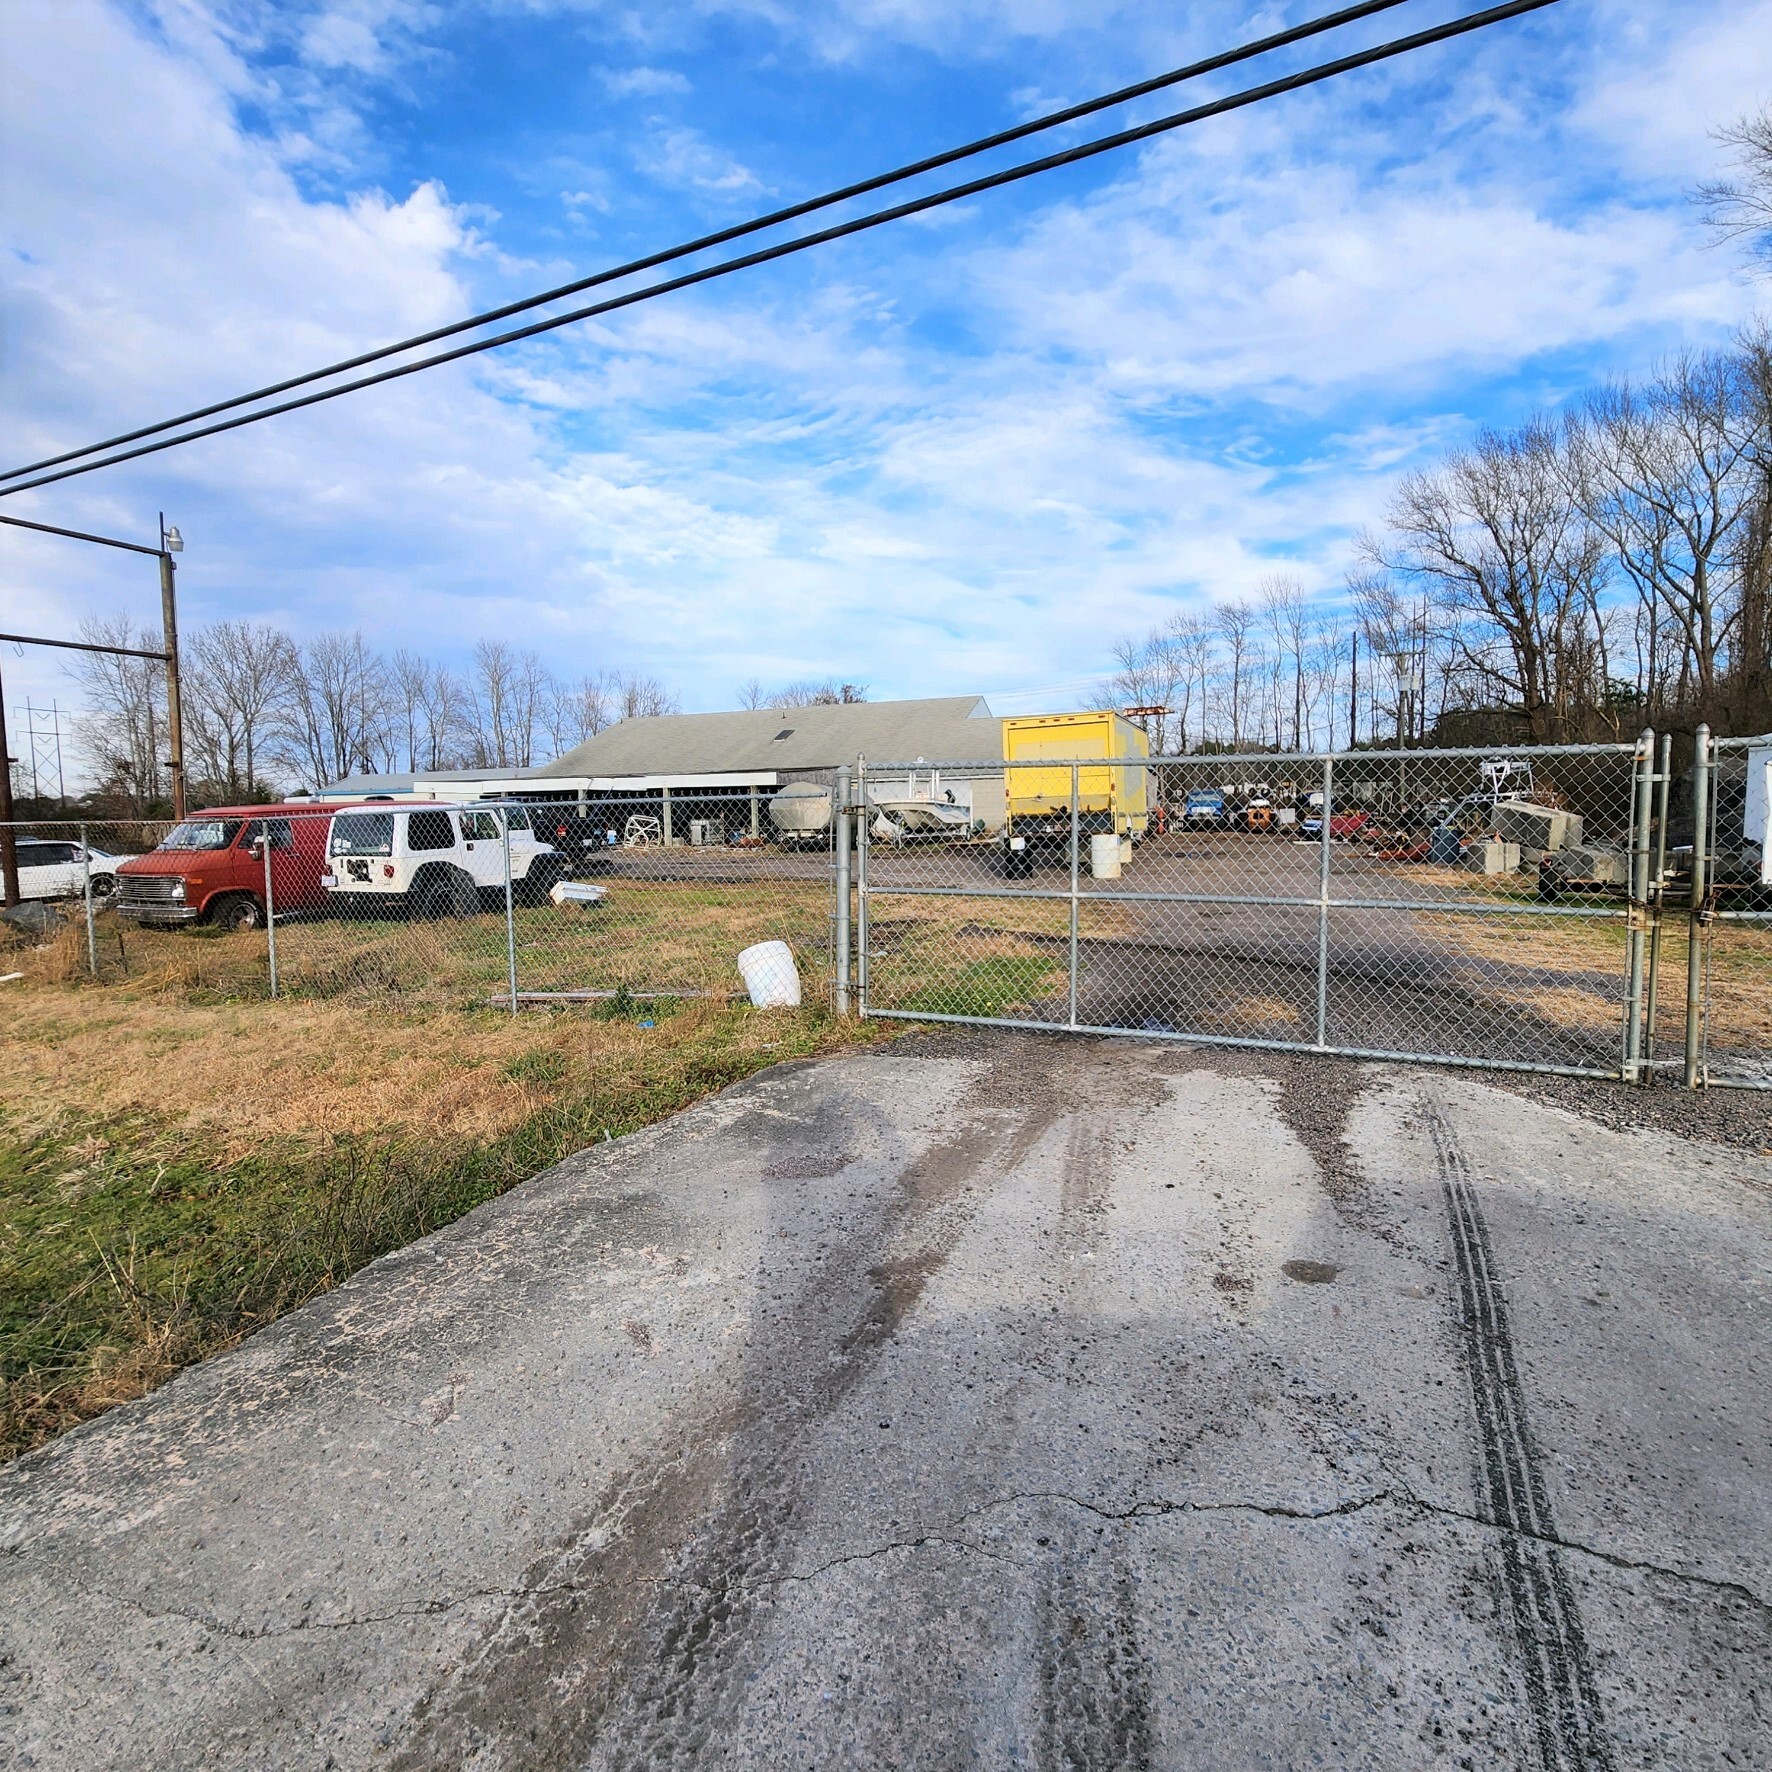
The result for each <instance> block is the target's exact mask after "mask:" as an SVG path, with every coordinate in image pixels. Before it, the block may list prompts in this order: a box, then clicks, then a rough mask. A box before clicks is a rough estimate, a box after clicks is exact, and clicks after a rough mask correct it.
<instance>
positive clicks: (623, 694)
mask: <svg viewBox="0 0 1772 1772" xmlns="http://www.w3.org/2000/svg"><path fill="white" fill-rule="evenodd" d="M608 687H609V698H610V706H611V709H612V711H613V713H614V715H615V718H616V719H617V720H647V719H652V718H654V717H655V716H657V715H659V714H679V713H681V712H682V711H683V704H682V703H681V702H680V701H678V699H677V698H676V696H674V695H673V694H672V693H671V692H670V691H669V690H668V689H666V688H665V686H664V685H663V684H662V683H661V682H659V680H658V679H657V678H656V677H649V676H647V675H645V674H644V673H643V672H640V671H615V672H613V673H612V674H611V675H610V677H609V678H608Z"/></svg>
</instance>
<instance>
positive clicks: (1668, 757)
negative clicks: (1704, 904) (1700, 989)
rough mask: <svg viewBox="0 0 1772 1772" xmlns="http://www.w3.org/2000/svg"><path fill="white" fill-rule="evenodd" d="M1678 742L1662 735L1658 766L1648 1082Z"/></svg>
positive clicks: (1646, 1001)
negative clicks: (1670, 796) (1670, 800)
mask: <svg viewBox="0 0 1772 1772" xmlns="http://www.w3.org/2000/svg"><path fill="white" fill-rule="evenodd" d="M1673 767H1674V740H1673V734H1672V733H1671V732H1664V733H1662V735H1661V750H1660V754H1659V756H1658V757H1657V759H1656V764H1655V860H1654V861H1653V862H1652V863H1651V864H1650V875H1649V906H1650V909H1649V978H1648V981H1647V983H1646V985H1645V986H1644V992H1643V1043H1642V1046H1641V1048H1640V1052H1641V1056H1642V1060H1643V1064H1644V1068H1645V1081H1648V1080H1650V1079H1652V1078H1653V1077H1654V1075H1655V1015H1656V1004H1657V999H1658V998H1659V996H1660V993H1661V922H1662V910H1663V908H1664V904H1665V900H1666V896H1667V803H1668V793H1669V788H1670V785H1671V783H1672V780H1673Z"/></svg>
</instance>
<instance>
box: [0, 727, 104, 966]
mask: <svg viewBox="0 0 1772 1772" xmlns="http://www.w3.org/2000/svg"><path fill="white" fill-rule="evenodd" d="M0 748H4V747H3V746H0ZM4 767H5V765H4V764H3V763H0V768H4ZM113 878H115V876H113ZM80 891H81V896H82V897H83V898H84V899H85V900H86V970H87V971H88V972H90V973H91V974H92V976H93V977H94V978H97V977H98V930H97V929H96V928H95V927H94V925H93V921H92V850H91V848H90V846H89V845H88V844H87V841H86V826H85V825H82V826H81V827H80Z"/></svg>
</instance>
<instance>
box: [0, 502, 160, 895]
mask: <svg viewBox="0 0 1772 1772" xmlns="http://www.w3.org/2000/svg"><path fill="white" fill-rule="evenodd" d="M0 523H6V524H9V525H11V527H12V528H14V529H35V530H36V531H37V532H38V533H39V534H41V535H63V536H66V537H67V538H68V539H69V540H70V541H89V542H93V543H95V544H96V545H97V546H99V547H101V548H121V549H122V550H123V551H124V552H125V553H128V554H152V555H153V556H154V557H155V559H157V560H158V561H159V562H160V620H161V623H162V626H163V628H164V631H165V636H166V641H165V646H166V649H165V651H163V652H147V651H143V650H142V649H141V648H139V647H135V646H88V645H83V644H76V643H75V642H74V641H72V640H43V639H38V638H36V637H35V636H34V635H30V634H7V635H4V636H0V638H5V639H8V640H12V641H15V642H16V643H18V644H19V645H23V646H60V647H64V648H66V649H67V650H69V651H71V652H109V653H116V654H118V655H120V656H123V657H127V658H155V659H159V660H160V662H161V663H162V664H164V665H165V666H166V716H167V724H168V726H170V728H171V732H170V734H169V736H168V745H169V748H170V750H171V752H172V754H171V756H170V757H168V758H167V762H166V767H167V773H168V774H169V775H170V776H171V778H172V810H173V815H174V816H175V817H177V818H183V817H184V815H185V746H184V732H185V723H184V710H183V708H182V707H181V706H180V703H179V693H178V604H177V597H176V594H175V591H174V587H173V564H172V556H173V555H174V554H178V553H182V552H183V551H184V545H185V542H184V537H183V536H182V535H180V534H179V532H178V530H177V528H176V527H174V528H172V529H168V528H167V527H166V514H165V512H161V514H160V545H159V547H157V548H150V547H144V546H143V545H142V544H141V543H140V542H138V541H118V540H117V539H116V538H115V537H113V536H109V535H88V534H87V533H86V532H85V531H84V530H82V529H60V528H57V527H56V525H55V524H53V523H32V522H30V521H28V520H27V519H26V518H24V517H0ZM3 749H5V746H4V744H0V750H3ZM8 768H10V765H8ZM6 780H7V786H6V794H5V797H4V800H3V801H0V807H3V808H4V810H3V811H0V820H3V819H10V818H11V816H12V777H11V775H10V774H8V775H7V778H6ZM149 785H150V787H151V785H152V784H151V783H150V784H149ZM0 841H3V842H4V843H5V845H6V846H7V847H6V849H5V854H7V855H11V854H12V853H13V851H12V848H11V846H10V845H11V842H12V839H11V837H10V835H8V836H6V837H5V838H4V839H0ZM13 871H14V872H15V873H16V871H17V870H16V868H15V869H14V870H13ZM9 877H10V876H9ZM6 902H7V903H8V904H12V903H14V902H16V901H15V900H14V899H12V898H9V899H7V901H6Z"/></svg>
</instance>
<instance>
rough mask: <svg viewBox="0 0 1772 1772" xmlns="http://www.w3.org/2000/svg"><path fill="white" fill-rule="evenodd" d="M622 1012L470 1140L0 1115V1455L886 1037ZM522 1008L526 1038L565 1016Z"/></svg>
mask: <svg viewBox="0 0 1772 1772" xmlns="http://www.w3.org/2000/svg"><path fill="white" fill-rule="evenodd" d="M635 1008H639V1009H640V1010H641V1011H642V1013H643V1014H644V1015H645V1016H646V1017H647V1018H648V1019H656V1021H657V1027H656V1030H653V1029H647V1030H645V1031H644V1033H643V1035H642V1037H641V1040H640V1042H639V1045H638V1049H637V1051H635V1052H634V1053H633V1054H632V1055H631V1056H628V1057H625V1058H624V1060H623V1062H622V1063H620V1064H619V1065H607V1066H605V1067H604V1068H603V1069H602V1070H601V1071H598V1072H597V1073H595V1074H594V1075H591V1076H587V1075H586V1074H585V1073H584V1072H583V1071H578V1072H572V1071H571V1070H570V1069H569V1066H568V1064H567V1062H566V1060H565V1059H564V1058H563V1057H562V1056H561V1054H560V1053H559V1052H558V1051H557V1050H552V1049H547V1048H545V1047H538V1048H537V1049H536V1050H534V1051H531V1052H526V1053H523V1054H520V1055H518V1056H517V1057H515V1058H512V1059H509V1060H507V1061H506V1062H505V1063H504V1065H503V1067H502V1068H503V1071H504V1073H505V1075H506V1076H507V1077H509V1078H510V1079H512V1080H514V1081H519V1082H522V1083H523V1084H525V1085H527V1086H532V1087H534V1088H535V1090H536V1091H537V1093H538V1094H539V1095H540V1096H542V1097H543V1099H542V1100H541V1101H540V1102H538V1104H537V1106H536V1107H535V1109H534V1111H533V1112H530V1113H528V1114H527V1115H526V1117H524V1118H523V1119H522V1120H521V1121H520V1123H518V1124H516V1125H515V1126H512V1127H511V1128H509V1129H508V1130H506V1131H503V1132H501V1133H499V1134H498V1135H497V1136H492V1137H487V1138H481V1139H478V1140H476V1139H470V1138H466V1137H460V1136H457V1137H448V1138H444V1137H435V1136H432V1137H427V1136H425V1135H424V1134H423V1132H422V1130H416V1129H413V1128H411V1127H407V1128H401V1129H399V1130H397V1131H395V1132H392V1133H389V1134H387V1135H384V1136H362V1135H358V1136H349V1137H330V1138H323V1139H319V1140H313V1141H307V1142H303V1141H300V1140H296V1139H293V1138H284V1139H280V1140H274V1141H267V1142H266V1143H264V1144H262V1145H260V1146H258V1147H256V1148H254V1149H252V1150H251V1151H250V1152H249V1154H247V1155H244V1156H235V1157H233V1158H232V1159H227V1158H219V1157H218V1156H217V1154H216V1142H217V1141H216V1139H215V1138H214V1136H213V1135H212V1134H210V1133H207V1132H206V1131H205V1130H204V1129H203V1128H202V1127H201V1126H195V1125H192V1124H190V1123H182V1122H179V1121H176V1120H174V1119H172V1118H170V1117H157V1116H155V1115H150V1114H145V1113H128V1114H111V1115H100V1114H94V1113H82V1112H79V1111H77V1110H72V1109H70V1110H69V1111H66V1112H62V1113H59V1114H56V1115H55V1116H54V1117H53V1120H52V1122H51V1123H50V1124H48V1125H47V1126H45V1125H43V1124H41V1123H39V1124H37V1125H35V1126H33V1125H31V1124H29V1123H26V1122H25V1121H23V1120H22V1119H20V1118H19V1117H17V1116H16V1115H11V1116H9V1115H6V1114H4V1113H0V1457H5V1456H12V1455H15V1454H17V1453H18V1452H21V1451H24V1450H26V1449H27V1448H29V1447H31V1446H34V1445H37V1444H39V1443H41V1442H42V1441H44V1440H46V1439H48V1438H50V1437H51V1436H52V1435H54V1434H55V1433H58V1432H60V1431H62V1430H63V1429H65V1428H66V1427H68V1426H71V1425H72V1424H73V1423H75V1422H77V1421H80V1420H82V1419H85V1418H86V1417H89V1416H92V1415H95V1414H97V1413H99V1412H101V1411H102V1410H104V1409H105V1408H108V1407H110V1406H111V1405H113V1404H115V1403H118V1402H122V1401H125V1400H128V1399H129V1398H132V1397H135V1396H139V1395H141V1394H143V1393H144V1392H145V1391H148V1390H151V1389H152V1388H154V1386H155V1385H157V1384H159V1383H162V1382H164V1380H165V1379H167V1378H168V1377H170V1376H172V1375H173V1374H174V1373H175V1372H176V1371H178V1370H179V1368H180V1367H182V1366H184V1365H187V1364H189V1363H190V1362H191V1361H193V1360H197V1359H201V1358H203V1357H205V1356H206V1355H208V1354H211V1353H214V1352H216V1351H218V1350H220V1349H222V1348H225V1347H228V1346H230V1345H232V1344H233V1343H235V1342H237V1341H239V1340H240V1339H241V1338H242V1337H244V1336H246V1335H248V1334H250V1333H251V1332H252V1331H253V1330H255V1329H257V1328H259V1327H261V1326H262V1325H263V1324H265V1323H267V1322H270V1321H272V1320H273V1319H274V1318H276V1317H277V1316H279V1315H281V1314H282V1313H284V1312H285V1311H288V1310H290V1309H292V1308H293V1307H295V1306H297V1305H299V1304H301V1303H302V1302H304V1301H305V1300H307V1299H310V1298H312V1297H315V1296H316V1295H317V1294H319V1293H322V1292H324V1291H326V1290H328V1289H329V1288H330V1287H333V1286H336V1285H338V1284H339V1283H340V1282H342V1281H343V1280H345V1279H347V1278H348V1277H349V1276H350V1275H351V1274H353V1273H355V1272H356V1271H357V1270H358V1269H359V1268H361V1267H363V1266H364V1265H365V1264H366V1263H368V1262H370V1261H373V1260H374V1259H375V1258H376V1257H378V1256H380V1255H384V1254H387V1253H388V1252H389V1251H391V1250H394V1249H398V1248H400V1247H401V1246H403V1245H404V1244H407V1243H409V1242H411V1241H412V1240H413V1239H414V1238H416V1237H421V1236H423V1235H425V1234H426V1233H427V1232H429V1231H432V1230H435V1229H436V1228H438V1227H439V1226H441V1225H445V1224H448V1223H450V1222H451V1221H452V1220H454V1219H457V1218H459V1217H461V1216H462V1215H463V1214H464V1213H466V1212H469V1211H472V1210H473V1208H474V1207H476V1206H478V1205H480V1204H482V1203H483V1202H485V1201H487V1200H490V1199H492V1198H494V1197H495V1196H497V1195H498V1194H501V1193H503V1192H505V1191H506V1190H507V1189H508V1188H510V1187H512V1186H514V1185H515V1184H516V1183H518V1182H520V1181H523V1180H525V1179H527V1178H528V1177H530V1176H532V1175H534V1174H536V1173H537V1172H538V1171H539V1170H542V1169H545V1168H547V1167H548V1166H549V1165H551V1164H553V1163H556V1162H558V1161H559V1160H560V1159H561V1158H563V1157H565V1156H567V1155H569V1154H570V1153H572V1152H574V1151H577V1150H582V1149H584V1148H585V1147H587V1146H589V1145H594V1144H599V1143H601V1142H603V1141H604V1140H606V1139H608V1138H620V1137H621V1136H623V1135H624V1134H626V1133H629V1132H633V1131H635V1130H637V1129H639V1128H640V1127H643V1126H647V1125H650V1124H653V1123H654V1122H656V1121H658V1120H660V1119H662V1118H664V1117H666V1116H667V1115H669V1114H672V1113H675V1112H677V1111H678V1110H679V1109H681V1108H684V1107H686V1106H688V1105H689V1104H690V1103H692V1102H694V1101H695V1100H697V1099H698V1098H700V1097H702V1096H704V1095H706V1094H708V1093H709V1092H710V1091H712V1090H716V1089H720V1088H723V1087H724V1086H726V1085H727V1084H729V1083H733V1082H736V1081H738V1080H739V1079H741V1078H743V1077H746V1076H748V1075H750V1074H752V1073H753V1072H755V1071H758V1070H760V1069H762V1068H764V1067H765V1066H767V1065H770V1064H773V1063H776V1062H777V1061H779V1060H781V1059H784V1058H793V1057H800V1056H807V1055H810V1054H812V1053H815V1052H818V1051H823V1050H829V1049H831V1048H832V1047H834V1046H840V1045H843V1044H845V1043H850V1042H854V1041H861V1040H871V1039H878V1038H881V1037H885V1035H886V1034H887V1033H888V1031H889V1030H886V1029H883V1028H881V1027H879V1026H878V1025H874V1026H871V1027H857V1026H855V1025H854V1024H848V1025H841V1024H837V1023H835V1022H833V1021H831V1020H830V1018H829V1017H828V1016H827V1015H825V1014H824V1013H823V1012H822V1011H820V1010H816V1009H807V1010H804V1011H800V1012H797V1013H789V1012H779V1013H773V1014H770V1015H768V1016H766V1017H765V1016H762V1015H760V1014H759V1013H758V1012H757V1011H754V1010H750V1009H748V1008H746V1007H742V1006H737V1005H734V1006H731V1007H727V1006H724V1005H722V1006H717V1007H716V1006H711V1005H710V1006H698V1007H696V1008H694V1009H683V1010H680V1011H677V1012H675V1013H673V1012H672V1007H671V1006H668V1005H666V1004H662V1003H661V1004H658V1005H656V1006H655V1005H653V1004H645V1005H638V1004H632V1005H629V1006H628V1010H629V1013H630V1014H632V1012H633V1010H634V1009H635ZM273 1012H274V1011H273ZM530 1013H531V1014H532V1015H533V1016H534V1020H533V1024H532V1025H534V1026H535V1027H536V1029H537V1031H538V1034H539V1033H540V1032H541V1031H542V1030H545V1029H550V1028H551V1029H555V1030H557V1029H558V1028H559V1027H560V1026H561V1025H562V1024H561V1023H560V1022H559V1020H558V1019H557V1017H558V1015H559V1014H574V1013H576V1012H573V1011H564V1012H552V1013H548V1012H543V1013H539V1014H537V1013H535V1012H530ZM585 1019H586V1020H587V1021H591V1020H601V1019H602V1018H601V1017H588V1016H587V1017H585Z"/></svg>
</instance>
